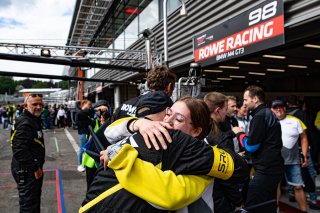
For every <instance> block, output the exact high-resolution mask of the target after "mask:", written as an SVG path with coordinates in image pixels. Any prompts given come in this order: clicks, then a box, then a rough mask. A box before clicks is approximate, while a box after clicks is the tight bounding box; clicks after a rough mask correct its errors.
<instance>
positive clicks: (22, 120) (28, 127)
mask: <svg viewBox="0 0 320 213" xmlns="http://www.w3.org/2000/svg"><path fill="white" fill-rule="evenodd" d="M10 142H11V146H12V151H13V156H12V166H13V167H15V168H18V169H27V170H28V171H32V172H34V171H36V170H37V169H38V168H42V166H43V164H44V161H45V145H44V139H43V133H42V126H41V119H40V118H38V117H35V116H34V115H32V114H30V113H29V112H28V110H25V111H24V112H23V114H22V116H20V117H19V118H18V119H17V120H16V123H15V125H14V127H13V129H12V134H11V141H10Z"/></svg>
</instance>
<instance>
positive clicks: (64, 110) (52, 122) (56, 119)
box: [0, 104, 72, 130]
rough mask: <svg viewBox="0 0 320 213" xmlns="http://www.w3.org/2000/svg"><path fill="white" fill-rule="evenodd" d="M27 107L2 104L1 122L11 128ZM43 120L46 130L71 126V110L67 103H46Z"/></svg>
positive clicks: (0, 107) (0, 111)
mask: <svg viewBox="0 0 320 213" xmlns="http://www.w3.org/2000/svg"><path fill="white" fill-rule="evenodd" d="M24 109H25V107H24V106H23V104H17V105H16V104H9V105H8V106H1V105H0V124H2V128H3V129H5V130H10V129H11V126H13V125H14V123H15V120H16V119H17V118H19V116H20V115H22V113H23V111H24ZM41 120H42V125H43V128H44V130H49V129H50V128H54V127H58V128H64V127H71V126H72V119H71V112H70V109H69V108H68V105H66V104H59V105H58V104H54V105H52V106H51V105H45V106H44V107H43V109H42V111H41Z"/></svg>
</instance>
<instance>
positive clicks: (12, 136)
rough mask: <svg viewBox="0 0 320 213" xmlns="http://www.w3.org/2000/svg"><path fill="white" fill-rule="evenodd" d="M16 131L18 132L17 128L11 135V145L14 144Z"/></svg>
mask: <svg viewBox="0 0 320 213" xmlns="http://www.w3.org/2000/svg"><path fill="white" fill-rule="evenodd" d="M16 133H17V130H14V132H13V134H12V135H11V137H10V144H11V146H12V140H13V138H14V136H15V135H16Z"/></svg>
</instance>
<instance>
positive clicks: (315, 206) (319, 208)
mask: <svg viewBox="0 0 320 213" xmlns="http://www.w3.org/2000/svg"><path fill="white" fill-rule="evenodd" d="M309 208H310V209H313V210H320V206H319V205H318V204H317V202H312V201H310V202H309Z"/></svg>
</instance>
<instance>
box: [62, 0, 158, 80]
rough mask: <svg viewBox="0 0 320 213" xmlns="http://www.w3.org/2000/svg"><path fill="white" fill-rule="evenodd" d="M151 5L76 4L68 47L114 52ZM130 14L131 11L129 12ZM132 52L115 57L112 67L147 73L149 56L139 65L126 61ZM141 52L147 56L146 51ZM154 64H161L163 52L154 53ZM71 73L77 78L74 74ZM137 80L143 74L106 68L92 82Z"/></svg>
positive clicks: (144, 1) (100, 0) (118, 0)
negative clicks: (131, 26)
mask: <svg viewBox="0 0 320 213" xmlns="http://www.w3.org/2000/svg"><path fill="white" fill-rule="evenodd" d="M150 2H151V0H110V1H108V0H77V2H76V6H75V10H74V14H73V20H72V23H71V27H70V31H69V35H68V42H67V45H71V46H72V45H75V46H84V47H85V46H86V47H88V48H108V49H112V48H111V47H112V45H113V42H114V40H115V39H116V38H117V37H118V36H119V35H120V34H121V33H122V32H123V31H124V30H125V29H126V27H127V26H128V25H129V24H130V23H131V22H132V20H133V19H134V18H135V17H136V14H137V13H140V12H141V11H142V10H143V9H144V8H145V7H146V6H147V5H148V4H149V3H150ZM128 10H131V11H129V12H127V11H128ZM139 40H140V39H139ZM141 49H143V48H141ZM130 51H131V50H130V49H126V50H123V52H122V53H121V54H114V55H116V56H115V57H114V58H113V59H112V61H111V62H110V65H116V66H127V67H133V68H142V69H145V71H146V54H143V56H142V57H140V59H141V60H140V61H139V60H131V59H128V57H127V55H128V54H129V53H130ZM140 51H142V52H144V53H146V51H145V50H140ZM140 51H139V52H140ZM152 63H153V65H159V64H162V56H161V53H160V52H156V51H153V52H152ZM70 73H71V75H72V74H73V75H75V70H73V71H71V72H70ZM137 76H142V74H141V72H137V71H136V70H134V69H132V71H129V72H127V71H126V72H125V71H122V70H121V69H112V68H111V69H108V68H105V69H102V70H100V71H99V72H97V73H95V74H94V75H93V76H92V78H95V79H106V80H115V81H128V80H130V79H132V78H135V77H137ZM86 84H88V83H86ZM90 84H92V83H90Z"/></svg>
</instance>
